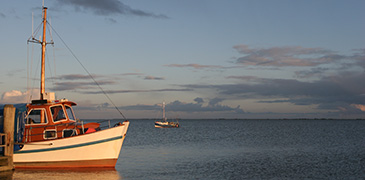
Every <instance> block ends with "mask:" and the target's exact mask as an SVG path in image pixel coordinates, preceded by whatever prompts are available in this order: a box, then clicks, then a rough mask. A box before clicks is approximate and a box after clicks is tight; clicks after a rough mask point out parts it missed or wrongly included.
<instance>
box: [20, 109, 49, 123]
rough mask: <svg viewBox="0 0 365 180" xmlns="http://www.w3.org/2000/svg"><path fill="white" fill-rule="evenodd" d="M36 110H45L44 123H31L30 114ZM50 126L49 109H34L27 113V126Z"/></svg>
mask: <svg viewBox="0 0 365 180" xmlns="http://www.w3.org/2000/svg"><path fill="white" fill-rule="evenodd" d="M34 110H43V112H44V117H45V119H44V123H42V122H40V123H29V116H30V113H31V112H32V111H34ZM45 124H48V116H47V109H46V108H32V109H31V110H30V111H29V112H27V116H26V121H25V125H27V126H31V125H45Z"/></svg>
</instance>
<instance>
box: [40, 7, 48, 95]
mask: <svg viewBox="0 0 365 180" xmlns="http://www.w3.org/2000/svg"><path fill="white" fill-rule="evenodd" d="M46 25H47V7H43V38H42V42H41V44H42V63H41V87H40V93H41V94H40V95H41V96H40V97H41V98H40V99H41V100H43V99H44V97H43V94H44V93H45V59H46V45H47V42H46Z"/></svg>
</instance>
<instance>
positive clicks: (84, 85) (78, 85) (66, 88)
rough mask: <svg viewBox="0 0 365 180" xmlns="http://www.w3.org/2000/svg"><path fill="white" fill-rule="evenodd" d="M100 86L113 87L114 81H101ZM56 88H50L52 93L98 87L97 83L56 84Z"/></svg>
mask: <svg viewBox="0 0 365 180" xmlns="http://www.w3.org/2000/svg"><path fill="white" fill-rule="evenodd" d="M97 82H98V84H99V85H113V84H115V82H114V81H108V80H99V81H97ZM54 84H55V86H54V87H53V88H50V89H51V91H69V90H80V89H90V87H96V86H97V85H96V83H95V82H91V81H90V82H56V83H54Z"/></svg>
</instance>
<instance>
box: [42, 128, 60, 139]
mask: <svg viewBox="0 0 365 180" xmlns="http://www.w3.org/2000/svg"><path fill="white" fill-rule="evenodd" d="M47 132H54V137H46V133H47ZM43 139H57V130H56V129H45V130H44V131H43Z"/></svg>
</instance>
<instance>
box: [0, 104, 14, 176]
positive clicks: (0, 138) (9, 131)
mask: <svg viewBox="0 0 365 180" xmlns="http://www.w3.org/2000/svg"><path fill="white" fill-rule="evenodd" d="M14 118H15V107H14V106H13V105H9V104H7V105H5V107H4V114H3V121H2V123H3V127H4V129H3V132H4V133H0V148H3V155H1V156H0V172H2V171H9V170H13V169H14V164H13V152H14Z"/></svg>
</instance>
